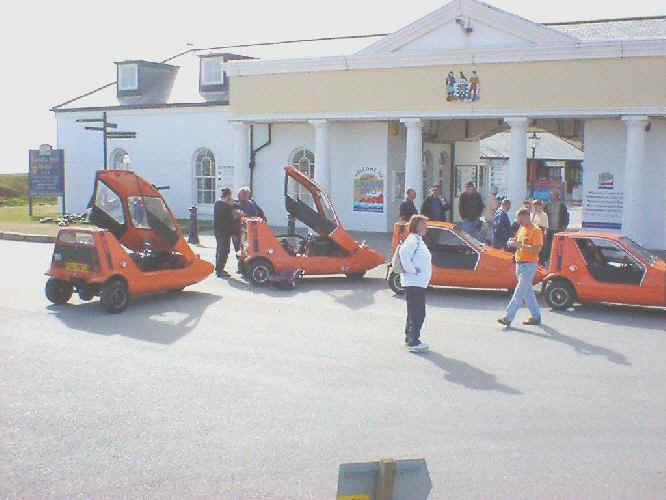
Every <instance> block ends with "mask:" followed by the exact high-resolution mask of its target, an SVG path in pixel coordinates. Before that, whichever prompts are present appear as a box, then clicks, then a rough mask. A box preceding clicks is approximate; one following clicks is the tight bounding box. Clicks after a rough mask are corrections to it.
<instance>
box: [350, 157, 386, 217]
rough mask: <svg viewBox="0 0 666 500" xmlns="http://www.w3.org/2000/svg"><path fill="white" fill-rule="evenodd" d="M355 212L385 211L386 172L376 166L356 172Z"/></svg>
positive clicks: (378, 212)
mask: <svg viewBox="0 0 666 500" xmlns="http://www.w3.org/2000/svg"><path fill="white" fill-rule="evenodd" d="M353 211H354V212H372V213H377V214H381V213H383V212H384V174H383V172H382V171H381V170H379V169H378V168H375V167H361V168H359V169H357V170H356V172H354V206H353Z"/></svg>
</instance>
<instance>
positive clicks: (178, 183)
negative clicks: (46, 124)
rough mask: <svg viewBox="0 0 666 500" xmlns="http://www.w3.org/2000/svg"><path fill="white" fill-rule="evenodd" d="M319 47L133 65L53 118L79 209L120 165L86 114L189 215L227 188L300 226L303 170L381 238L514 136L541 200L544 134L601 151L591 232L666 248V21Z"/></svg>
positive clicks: (350, 218) (473, 28)
mask: <svg viewBox="0 0 666 500" xmlns="http://www.w3.org/2000/svg"><path fill="white" fill-rule="evenodd" d="M320 46H321V51H320V53H321V57H316V58H296V59H294V58H291V59H280V58H276V57H275V56H278V57H279V56H283V55H284V54H278V53H273V54H272V57H269V58H262V59H241V58H240V56H239V55H238V54H242V55H244V56H257V55H262V56H265V55H266V54H265V53H259V52H258V50H255V49H247V50H239V51H238V54H236V55H232V54H226V53H223V54H220V53H217V52H216V51H215V50H192V51H189V52H188V53H186V54H183V55H181V56H179V57H175V58H173V59H171V60H169V61H167V62H168V64H156V63H148V62H144V61H123V62H120V63H117V68H118V78H117V80H118V83H117V84H116V83H114V84H112V85H109V86H108V87H106V88H103V89H101V90H98V91H94V92H91V93H88V94H86V95H84V96H82V97H79V98H77V99H73V100H72V101H70V102H68V103H66V104H63V105H59V106H56V107H54V108H53V109H54V111H55V113H56V118H57V122H58V147H60V148H63V149H65V158H66V189H67V206H68V207H71V209H72V210H79V209H82V208H83V207H84V206H85V204H86V203H87V201H88V197H89V196H90V193H91V190H92V178H93V175H94V171H95V170H97V169H100V168H102V164H103V156H102V143H101V138H100V136H99V134H95V133H92V132H89V131H86V130H84V128H83V125H84V124H82V123H80V122H76V120H77V119H81V118H96V117H100V116H101V114H102V113H103V112H106V113H107V116H108V119H109V121H111V122H114V123H117V124H118V130H127V131H135V132H136V133H137V138H136V139H134V140H131V139H129V140H127V139H112V140H110V141H109V147H108V151H107V156H108V163H109V167H110V168H116V167H118V168H125V167H127V166H128V163H127V160H128V159H129V167H130V168H132V169H134V170H136V171H137V172H139V173H140V174H142V175H144V176H145V177H146V178H148V179H150V180H151V181H152V182H154V183H156V184H161V185H163V184H169V185H170V186H171V189H170V191H168V192H167V193H166V196H167V198H168V201H169V203H170V205H171V206H172V208H173V210H174V211H175V212H176V213H177V214H178V215H179V216H185V215H186V213H187V212H186V210H187V208H188V207H190V206H191V205H193V204H197V205H198V206H199V209H200V212H201V213H204V214H206V213H208V214H210V212H211V202H212V201H213V200H214V198H215V196H216V193H218V192H219V190H220V189H221V188H222V187H224V186H227V185H229V186H233V187H235V188H238V187H240V186H241V185H245V184H251V185H252V189H253V192H254V197H255V199H256V200H257V201H258V202H259V203H260V204H261V205H262V206H263V207H264V209H265V211H266V212H267V214H268V216H269V219H270V221H271V223H274V224H276V225H284V224H286V213H285V210H284V205H283V196H282V179H283V172H282V167H283V166H284V165H285V164H287V163H292V164H298V165H300V166H301V167H302V168H304V169H310V172H311V173H312V174H313V175H314V177H315V178H316V179H317V180H318V181H319V182H320V183H321V184H323V185H324V186H325V187H326V188H327V189H328V190H329V191H330V193H331V195H332V198H333V200H334V203H335V205H336V208H337V210H338V214H339V216H340V218H341V220H342V221H343V224H344V225H345V226H346V227H347V228H349V229H356V230H365V231H387V230H389V229H390V228H391V227H392V224H393V222H394V221H395V220H396V218H397V215H398V214H397V211H398V205H399V202H400V200H401V198H402V195H403V192H404V189H405V186H406V185H408V186H411V187H414V188H416V189H417V192H418V196H419V200H420V199H422V193H423V189H424V186H428V185H432V184H434V183H439V184H441V186H442V188H443V191H444V193H445V194H448V195H449V196H448V197H449V198H455V196H456V191H457V189H456V187H457V185H459V184H460V182H461V180H462V178H463V177H464V176H465V175H470V172H474V170H473V169H470V168H468V167H470V166H478V165H480V164H481V160H480V146H479V141H480V139H482V138H484V137H488V136H490V135H492V134H495V133H497V132H501V131H507V130H509V131H510V137H511V150H510V159H509V168H508V171H507V172H506V174H507V175H506V182H507V190H508V193H509V196H510V197H511V198H512V200H522V199H524V198H525V196H526V193H527V186H526V182H525V180H526V172H527V166H526V158H527V157H528V134H529V133H531V132H533V131H539V132H551V133H554V134H556V135H558V136H560V137H563V138H565V139H566V140H567V141H571V142H577V143H579V144H581V145H583V144H584V174H583V189H582V191H583V197H584V200H583V206H584V221H583V222H584V226H586V227H589V228H600V229H607V230H613V231H619V230H621V231H622V232H624V233H626V234H628V235H630V236H631V237H633V238H634V239H636V240H638V241H639V242H641V243H643V244H644V245H646V246H648V247H651V248H656V249H664V248H666V198H665V195H664V193H665V192H666V146H665V144H666V94H665V93H664V88H666V18H664V17H661V18H645V19H630V20H615V21H598V22H582V23H580V22H579V23H565V24H559V25H541V24H537V23H534V22H531V21H529V20H526V19H523V18H520V17H518V16H516V15H513V14H510V13H507V12H504V11H501V10H499V9H495V8H493V7H491V6H488V5H487V4H484V3H481V2H477V1H475V0H454V1H452V2H450V3H448V4H447V5H445V6H444V7H442V8H441V9H438V10H437V11H435V12H433V13H431V14H429V15H427V16H426V17H424V18H422V19H420V20H418V21H416V22H414V23H412V24H410V25H408V26H406V27H405V28H403V29H401V30H399V31H397V32H395V33H392V34H390V35H388V36H385V37H382V38H380V39H378V40H377V41H375V42H374V43H372V44H370V45H368V46H366V47H364V48H362V49H360V50H357V51H356V52H353V53H351V54H348V55H327V54H331V53H335V50H334V49H335V48H336V42H322V43H321V44H320ZM286 48H288V50H294V51H295V46H291V45H290V46H287V47H286ZM275 50H279V49H275ZM282 50H284V49H282ZM294 53H296V52H294ZM342 53H344V51H343V52H342ZM269 138H270V141H269ZM264 145H265V146H264ZM260 146H264V147H262V148H260V150H259V151H257V152H256V155H252V154H251V152H252V151H253V150H257V149H259V147H260ZM424 153H425V154H424ZM253 156H254V161H252V162H251V160H252V157H253ZM251 163H252V164H253V165H254V166H253V168H252V169H250V164H251ZM476 171H477V172H478V171H479V170H478V169H477V170H476ZM477 180H478V179H477ZM515 205H517V204H514V206H515ZM454 215H455V214H454Z"/></svg>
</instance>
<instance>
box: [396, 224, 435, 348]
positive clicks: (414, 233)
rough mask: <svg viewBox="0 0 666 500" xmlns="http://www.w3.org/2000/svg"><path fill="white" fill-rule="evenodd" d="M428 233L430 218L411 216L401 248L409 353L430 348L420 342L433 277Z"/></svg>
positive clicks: (401, 279) (401, 281)
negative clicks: (407, 232)
mask: <svg viewBox="0 0 666 500" xmlns="http://www.w3.org/2000/svg"><path fill="white" fill-rule="evenodd" d="M427 231H428V219H427V217H425V216H423V215H412V217H411V218H410V219H409V235H408V236H407V238H405V241H404V242H403V243H402V244H401V245H400V247H399V249H398V252H399V253H400V263H401V264H402V267H403V269H404V272H402V273H400V283H401V284H402V286H403V287H404V289H405V294H406V298H407V321H406V323H405V344H406V345H407V350H409V351H410V352H425V351H427V350H428V345H427V344H424V343H423V342H421V328H422V326H423V321H424V320H425V316H426V290H427V288H428V285H429V284H430V278H431V276H432V261H431V255H430V250H428V247H427V245H426V244H425V242H424V241H423V237H424V236H425V234H426V232H427Z"/></svg>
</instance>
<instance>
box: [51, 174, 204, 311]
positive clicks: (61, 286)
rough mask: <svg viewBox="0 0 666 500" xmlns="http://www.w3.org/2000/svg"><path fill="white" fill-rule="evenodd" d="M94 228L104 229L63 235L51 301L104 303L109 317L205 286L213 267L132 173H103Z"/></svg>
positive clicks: (155, 192) (155, 195) (154, 190)
mask: <svg viewBox="0 0 666 500" xmlns="http://www.w3.org/2000/svg"><path fill="white" fill-rule="evenodd" d="M91 209H92V211H91V213H90V221H91V222H92V223H93V224H95V225H96V226H98V228H89V227H72V228H66V229H62V230H61V231H60V232H59V233H58V237H57V239H56V242H55V247H54V249H53V257H52V259H51V268H50V269H49V271H48V272H47V273H46V274H47V275H48V276H49V277H50V278H49V280H48V281H47V283H46V296H47V298H48V299H49V300H50V301H51V302H53V303H55V304H64V303H65V302H67V301H68V300H69V299H70V298H71V296H72V293H73V292H74V291H75V290H76V292H78V294H79V297H80V298H81V299H82V300H86V301H87V300H92V298H93V297H95V296H98V295H99V296H100V298H101V301H102V304H103V305H104V306H105V308H106V309H107V311H109V312H112V313H117V312H121V311H123V310H124V309H125V308H126V307H127V304H128V303H129V300H130V297H132V296H136V295H140V294H146V293H154V292H160V291H169V290H181V289H183V288H184V287H186V286H187V285H192V284H194V283H197V282H199V281H201V280H203V279H204V278H205V277H206V276H208V275H209V274H211V273H212V272H213V265H212V264H211V263H209V262H207V261H205V260H201V258H200V257H199V256H198V255H196V254H194V252H192V249H191V248H190V246H189V245H188V244H187V242H186V241H185V238H184V237H183V233H182V231H181V230H180V228H179V227H178V224H177V222H176V219H175V218H174V216H173V214H172V213H171V211H170V210H169V208H168V207H167V204H166V202H165V201H164V198H162V196H161V194H160V192H159V190H158V189H157V188H156V187H155V186H153V185H152V184H150V183H149V182H147V181H145V180H144V179H142V178H141V177H139V176H138V175H136V174H135V173H133V172H129V171H125V170H104V171H99V172H97V174H96V177H95V190H94V193H93V197H92V200H91Z"/></svg>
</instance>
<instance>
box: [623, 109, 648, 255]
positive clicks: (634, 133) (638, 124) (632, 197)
mask: <svg viewBox="0 0 666 500" xmlns="http://www.w3.org/2000/svg"><path fill="white" fill-rule="evenodd" d="M622 121H624V125H625V126H626V127H627V145H626V149H625V157H624V188H623V189H624V199H623V211H622V233H624V234H626V235H627V236H629V237H630V238H632V239H634V240H636V241H637V242H638V243H643V242H644V240H645V234H646V231H647V230H648V228H646V227H643V226H644V222H642V221H641V219H642V217H641V210H642V209H643V208H644V207H643V203H642V201H641V195H642V194H643V193H642V192H641V191H642V189H641V184H642V182H643V179H642V175H641V172H642V168H643V165H644V163H645V139H646V134H647V132H646V131H645V126H646V125H647V123H648V117H647V116H623V117H622Z"/></svg>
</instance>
